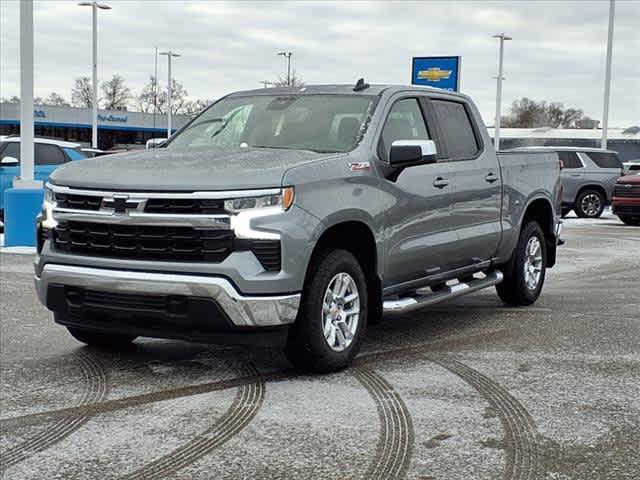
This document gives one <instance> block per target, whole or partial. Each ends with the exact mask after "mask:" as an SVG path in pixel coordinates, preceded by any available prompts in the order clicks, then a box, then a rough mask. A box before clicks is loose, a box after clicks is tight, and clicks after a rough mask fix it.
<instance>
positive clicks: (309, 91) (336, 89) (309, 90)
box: [229, 83, 467, 98]
mask: <svg viewBox="0 0 640 480" xmlns="http://www.w3.org/2000/svg"><path fill="white" fill-rule="evenodd" d="M355 85H356V84H355V83H353V84H329V85H304V86H303V87H269V88H257V89H254V90H244V91H239V92H234V93H231V94H230V95H229V97H244V96H251V95H305V94H306V95H322V94H325V95H327V94H334V95H361V96H371V95H374V96H380V95H382V94H383V93H385V92H388V93H395V92H406V91H415V92H434V93H444V94H447V95H451V96H455V97H460V98H467V96H466V95H463V94H461V93H456V92H451V91H449V90H442V89H440V88H432V87H420V86H409V85H385V84H372V85H369V86H368V87H367V88H364V89H362V90H358V91H354V87H355Z"/></svg>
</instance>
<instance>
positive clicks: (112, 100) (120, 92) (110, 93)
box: [100, 74, 131, 110]
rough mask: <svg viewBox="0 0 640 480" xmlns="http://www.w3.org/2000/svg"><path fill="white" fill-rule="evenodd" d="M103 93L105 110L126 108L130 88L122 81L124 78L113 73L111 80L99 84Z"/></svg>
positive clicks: (129, 97)
mask: <svg viewBox="0 0 640 480" xmlns="http://www.w3.org/2000/svg"><path fill="white" fill-rule="evenodd" d="M100 88H101V89H102V93H103V95H104V97H103V102H104V108H106V109H107V110H126V109H127V103H128V102H129V100H130V99H131V90H129V87H127V86H126V85H125V83H124V78H122V77H121V76H120V75H118V74H115V75H114V76H113V77H111V80H107V81H106V82H103V83H102V85H101V86H100Z"/></svg>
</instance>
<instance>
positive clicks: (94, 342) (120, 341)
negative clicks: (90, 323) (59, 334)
mask: <svg viewBox="0 0 640 480" xmlns="http://www.w3.org/2000/svg"><path fill="white" fill-rule="evenodd" d="M67 330H69V333H70V334H71V336H72V337H73V338H75V339H76V340H78V341H80V342H82V343H86V344H87V345H91V346H94V347H100V348H109V349H118V348H123V347H126V346H128V345H130V344H131V342H133V341H134V340H135V339H136V337H135V336H133V335H120V334H115V333H103V332H96V331H92V330H84V329H81V328H76V327H67Z"/></svg>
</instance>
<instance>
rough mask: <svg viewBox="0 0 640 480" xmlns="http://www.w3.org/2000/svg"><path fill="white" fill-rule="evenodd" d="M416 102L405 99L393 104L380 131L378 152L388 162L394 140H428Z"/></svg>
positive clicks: (412, 99) (413, 99)
mask: <svg viewBox="0 0 640 480" xmlns="http://www.w3.org/2000/svg"><path fill="white" fill-rule="evenodd" d="M430 139H431V137H430V136H429V132H428V131H427V127H426V125H425V123H424V118H423V116H422V111H421V110H420V105H418V100H417V99H415V98H405V99H403V100H399V101H397V102H396V103H394V104H393V106H392V107H391V111H390V112H389V115H388V116H387V120H386V122H385V124H384V128H383V129H382V136H381V138H380V151H381V155H382V157H383V160H384V161H389V154H390V152H391V144H392V143H393V142H395V141H396V140H430Z"/></svg>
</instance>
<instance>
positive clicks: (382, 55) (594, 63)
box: [0, 0, 640, 126]
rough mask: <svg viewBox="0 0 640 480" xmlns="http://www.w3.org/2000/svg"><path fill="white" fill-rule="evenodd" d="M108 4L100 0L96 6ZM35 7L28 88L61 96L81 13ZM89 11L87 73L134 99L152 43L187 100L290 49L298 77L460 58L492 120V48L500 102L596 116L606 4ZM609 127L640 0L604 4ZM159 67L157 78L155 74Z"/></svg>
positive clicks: (14, 41)
mask: <svg viewBox="0 0 640 480" xmlns="http://www.w3.org/2000/svg"><path fill="white" fill-rule="evenodd" d="M106 1H107V0H106ZM76 3H77V2H76V1H65V0H58V1H55V2H53V1H36V2H35V13H34V15H35V24H36V28H35V37H36V53H35V63H36V70H35V72H36V86H35V87H36V94H37V95H39V96H46V95H47V94H48V93H49V92H50V91H53V90H55V91H58V92H59V93H61V94H63V95H64V96H66V97H69V96H70V90H71V86H72V83H73V80H74V78H75V77H77V76H80V75H89V74H90V61H91V57H90V56H91V45H90V41H91V32H90V10H89V9H88V8H86V7H79V6H77V5H76ZM108 3H110V5H111V6H112V7H113V9H112V10H110V11H106V12H100V13H99V32H100V36H99V76H100V77H101V78H102V79H106V78H108V77H110V76H111V75H113V74H114V73H118V74H121V75H122V76H123V77H124V78H125V79H126V80H127V83H128V85H129V86H130V88H132V90H133V91H134V92H136V91H139V90H140V89H141V88H142V86H143V84H144V83H145V82H146V80H147V78H148V76H149V75H152V74H153V69H154V57H153V52H154V47H155V46H158V47H159V48H160V49H161V50H164V49H169V48H170V49H172V50H174V51H177V52H180V53H181V54H182V55H183V56H182V57H180V58H178V59H176V61H175V63H174V76H175V78H176V79H178V80H179V81H181V82H182V83H183V84H184V85H185V87H186V88H187V90H188V91H189V94H190V96H191V97H193V98H206V99H212V98H217V97H219V96H221V95H223V94H225V93H228V92H229V91H234V90H241V89H248V88H256V87H259V86H260V83H259V82H260V81H261V80H274V79H276V78H277V77H278V76H281V75H283V74H284V68H285V62H284V60H283V59H282V58H281V57H277V56H276V53H277V52H278V51H282V50H287V51H292V52H293V53H294V55H293V58H292V61H293V66H294V68H295V69H296V71H297V72H298V73H299V74H300V75H301V76H302V78H303V79H304V80H305V81H307V82H310V83H333V82H340V83H351V82H353V81H355V79H357V78H359V77H362V76H364V77H366V78H367V80H369V81H371V82H376V83H407V82H408V81H409V78H410V77H409V73H410V65H411V57H412V56H426V55H461V56H462V57H463V60H462V87H463V90H464V91H465V92H466V93H468V94H470V95H471V96H472V97H473V98H474V99H475V100H476V102H477V103H478V105H479V108H480V110H481V112H482V113H483V116H484V118H485V121H486V122H487V123H492V122H493V111H494V108H495V107H494V102H495V100H494V99H495V80H494V79H493V77H495V75H496V63H497V41H496V40H495V39H493V38H491V35H493V34H495V33H498V32H502V31H505V32H507V33H508V34H510V35H512V36H513V37H514V40H513V41H511V42H508V43H507V45H506V49H505V72H506V73H505V74H506V77H507V81H506V82H505V85H504V101H505V105H508V104H509V103H510V102H511V101H513V100H514V99H516V98H520V97H523V96H527V97H530V98H535V99H539V100H547V101H560V102H564V103H565V105H570V106H574V107H578V108H582V109H583V110H584V111H585V112H586V113H587V114H588V115H590V116H592V117H594V118H600V117H601V112H602V92H603V82H604V80H603V77H604V63H605V58H604V54H605V53H604V52H605V47H606V38H607V15H608V5H609V2H608V1H606V0H605V1H598V0H594V1H561V0H556V1H535V2H524V1H519V0H515V1H482V2H480V1H428V2H427V1H421V2H407V1H393V2H391V1H388V2H384V1H375V2H367V1H353V2H348V1H341V2H338V1H322V2H316V1H292V2H286V1H273V2H266V1H258V2H247V1H243V2H221V1H215V2H214V1H193V2H189V1H187V2H183V1H172V0H167V1H163V0H159V1H153V0H140V1H133V0H127V1H122V0H108ZM616 8H617V11H616V25H615V28H616V30H615V48H614V57H613V84H612V103H611V111H610V114H611V122H610V123H611V124H612V125H614V126H628V125H631V124H634V123H635V124H640V95H639V94H638V90H639V87H640V85H639V84H640V62H638V58H639V57H638V52H639V51H640V35H639V34H638V30H637V26H638V25H640V2H639V1H624V0H618V1H617V2H616ZM18 24H19V2H18V1H15V0H0V96H5V97H8V96H11V95H18V94H19V51H18V41H19V30H18ZM165 64H166V60H165V59H164V58H160V59H159V63H158V67H159V76H160V79H161V80H163V79H164V78H165V77H166V65H165Z"/></svg>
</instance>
